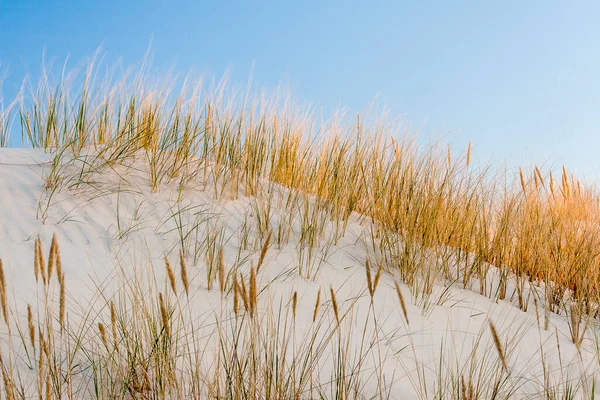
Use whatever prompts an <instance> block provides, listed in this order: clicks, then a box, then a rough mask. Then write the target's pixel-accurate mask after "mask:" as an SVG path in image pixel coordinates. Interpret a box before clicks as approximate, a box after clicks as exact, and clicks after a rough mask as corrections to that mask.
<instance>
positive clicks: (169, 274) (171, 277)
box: [165, 257, 177, 295]
mask: <svg viewBox="0 0 600 400" xmlns="http://www.w3.org/2000/svg"><path fill="white" fill-rule="evenodd" d="M165 268H166V269H167V278H168V279H169V284H170V285H171V290H172V291H173V293H174V294H175V295H177V284H176V283H175V274H174V273H173V269H172V268H171V263H170V262H169V259H168V258H167V257H165Z"/></svg>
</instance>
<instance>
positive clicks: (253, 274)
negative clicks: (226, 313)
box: [249, 266, 258, 316]
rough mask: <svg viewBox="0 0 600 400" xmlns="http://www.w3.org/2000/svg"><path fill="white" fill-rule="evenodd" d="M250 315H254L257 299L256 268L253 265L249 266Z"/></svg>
mask: <svg viewBox="0 0 600 400" xmlns="http://www.w3.org/2000/svg"><path fill="white" fill-rule="evenodd" d="M249 296H250V299H249V300H250V315H252V316H253V315H254V314H255V312H256V306H257V304H256V303H257V301H258V293H257V290H256V270H255V269H254V266H252V267H251V268H250V294H249Z"/></svg>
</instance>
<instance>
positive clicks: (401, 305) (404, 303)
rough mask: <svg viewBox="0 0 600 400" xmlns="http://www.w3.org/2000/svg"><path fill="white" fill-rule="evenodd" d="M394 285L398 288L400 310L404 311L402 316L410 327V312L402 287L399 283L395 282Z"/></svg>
mask: <svg viewBox="0 0 600 400" xmlns="http://www.w3.org/2000/svg"><path fill="white" fill-rule="evenodd" d="M394 285H395V286H396V295H397V296H398V300H400V308H401V309H402V314H403V315H404V319H405V320H406V324H407V325H410V321H409V320H408V311H407V310H406V302H405V301H404V296H403V295H402V290H400V285H399V284H398V282H394Z"/></svg>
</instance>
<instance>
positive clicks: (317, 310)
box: [313, 288, 321, 322]
mask: <svg viewBox="0 0 600 400" xmlns="http://www.w3.org/2000/svg"><path fill="white" fill-rule="evenodd" d="M320 305H321V288H319V291H318V292H317V300H316V301H315V309H314V311H313V322H315V321H316V320H317V315H318V314H319V306H320Z"/></svg>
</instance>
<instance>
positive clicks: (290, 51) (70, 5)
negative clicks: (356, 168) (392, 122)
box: [0, 0, 600, 181]
mask: <svg viewBox="0 0 600 400" xmlns="http://www.w3.org/2000/svg"><path fill="white" fill-rule="evenodd" d="M599 20H600V2H598V1H583V0H582V1H576V2H567V1H551V0H547V1H535V0H528V1H510V0H507V1H458V0H457V1H437V2H436V1H410V2H404V1H392V0H389V1H372V2H369V1H326V0H319V1H312V0H310V1H296V2H292V1H287V2H286V1H265V2H259V1H243V2H234V1H214V2H208V1H197V0H195V1H194V0H186V1H158V0H145V1H137V0H129V1H115V0H86V1H77V2H76V1H59V0H47V1H39V0H38V1H33V0H0V63H1V65H2V67H1V70H2V71H8V73H9V75H8V76H7V78H6V79H5V81H4V84H3V92H4V96H5V98H8V97H9V96H10V95H11V94H14V93H15V91H16V90H17V88H18V87H19V86H20V84H21V82H22V79H23V77H24V76H25V75H30V76H32V77H35V76H36V74H37V73H39V70H40V65H41V61H42V55H43V54H45V55H46V58H47V59H55V60H57V62H59V64H62V62H63V61H64V60H65V58H66V57H67V56H69V60H74V61H73V64H72V65H74V63H75V62H76V61H78V60H81V59H83V58H84V57H86V56H90V55H91V54H93V53H94V51H95V50H96V49H97V48H98V47H99V46H101V47H102V49H103V52H104V54H105V62H108V63H110V62H111V60H112V61H116V60H118V59H121V60H122V62H123V64H125V65H128V64H131V63H136V62H138V61H140V60H141V59H142V58H143V56H144V55H145V53H146V52H147V50H148V48H149V46H150V44H151V47H150V51H151V53H152V55H153V60H154V64H153V65H154V67H155V68H159V69H164V70H165V71H167V70H174V71H178V72H182V73H187V72H188V71H190V70H193V71H198V73H202V74H204V75H207V76H217V77H218V76H221V75H222V74H223V73H224V72H225V71H229V73H230V81H233V83H238V84H244V83H245V82H246V81H247V80H248V78H249V76H250V74H252V77H253V81H254V82H256V83H257V84H260V85H264V86H266V87H275V86H277V85H278V84H279V83H281V82H285V83H287V84H288V85H289V86H290V87H291V91H292V93H293V95H294V97H295V98H296V99H298V100H299V101H301V102H310V103H311V104H312V105H313V106H314V107H315V108H317V109H323V110H331V109H335V108H338V107H346V109H347V113H348V114H350V115H353V114H357V113H362V112H364V111H365V110H366V109H367V107H368V106H369V105H370V104H371V103H372V102H373V101H374V100H375V99H377V102H378V104H380V105H381V106H383V107H386V108H387V109H388V110H389V113H390V115H392V116H394V117H397V118H399V119H400V120H401V121H402V122H403V123H404V124H406V126H407V127H408V128H409V130H412V131H418V132H419V134H420V135H421V137H422V138H427V140H429V139H434V140H435V139H436V138H440V137H441V138H443V139H444V140H445V141H447V142H450V143H451V144H453V145H454V146H456V147H457V148H466V146H467V143H468V142H469V141H471V142H472V144H473V157H474V158H475V159H476V160H479V161H483V162H487V161H491V162H494V163H506V164H507V165H508V166H509V167H510V166H518V165H525V166H531V165H534V164H537V165H545V166H547V167H557V166H558V167H559V166H561V165H562V164H564V165H566V166H567V168H568V169H569V170H570V171H574V172H575V173H577V174H578V175H579V176H582V177H584V178H586V180H594V181H597V180H598V179H600V154H599V153H600V152H599V151H600V24H598V21H599Z"/></svg>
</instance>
